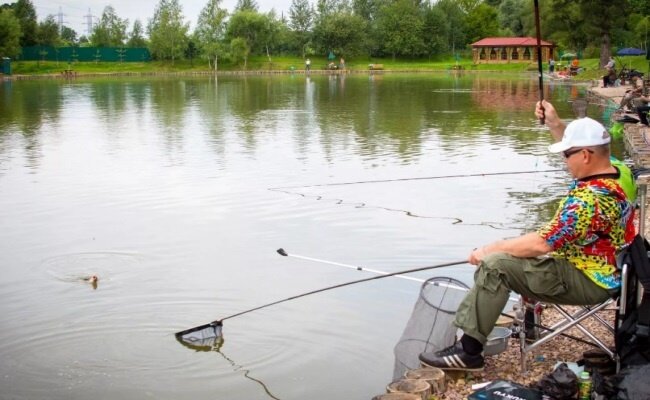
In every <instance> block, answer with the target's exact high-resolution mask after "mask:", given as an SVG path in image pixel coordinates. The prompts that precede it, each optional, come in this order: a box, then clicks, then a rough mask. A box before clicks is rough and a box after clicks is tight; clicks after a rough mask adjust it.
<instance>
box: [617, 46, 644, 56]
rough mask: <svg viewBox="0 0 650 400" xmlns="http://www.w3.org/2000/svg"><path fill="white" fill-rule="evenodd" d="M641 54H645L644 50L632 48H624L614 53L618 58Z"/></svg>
mask: <svg viewBox="0 0 650 400" xmlns="http://www.w3.org/2000/svg"><path fill="white" fill-rule="evenodd" d="M643 54H645V50H641V49H636V48H634V47H626V48H624V49H620V50H619V51H617V52H616V55H619V56H640V55H643Z"/></svg>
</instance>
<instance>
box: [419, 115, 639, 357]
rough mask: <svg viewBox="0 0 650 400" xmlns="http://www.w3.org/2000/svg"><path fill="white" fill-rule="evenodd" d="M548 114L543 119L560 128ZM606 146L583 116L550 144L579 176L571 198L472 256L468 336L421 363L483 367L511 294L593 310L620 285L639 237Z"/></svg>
mask: <svg viewBox="0 0 650 400" xmlns="http://www.w3.org/2000/svg"><path fill="white" fill-rule="evenodd" d="M540 108H541V107H538V110H539V109H540ZM538 110H536V113H537V114H538V117H540V116H541V115H540V113H539V112H538ZM541 114H542V115H543V110H542V111H541ZM549 114H550V113H547V115H546V120H547V121H548V122H551V123H552V124H555V123H556V122H557V121H555V120H554V119H553V115H549ZM556 115H557V114H555V116H556ZM558 120H559V118H558ZM609 142H610V136H609V134H608V133H607V131H606V130H605V127H604V126H603V125H602V124H600V123H599V122H597V121H595V120H593V119H591V118H586V117H585V118H581V119H577V120H575V121H573V122H571V123H570V124H569V125H568V126H567V127H566V129H565V130H564V134H563V136H562V140H561V141H559V142H556V143H555V144H553V145H551V146H549V151H551V152H553V153H563V155H564V157H565V163H566V165H567V169H568V171H569V172H570V173H571V175H572V176H573V177H574V178H575V181H574V182H573V183H572V184H571V186H570V187H569V192H568V193H567V195H566V197H565V198H564V199H563V200H562V201H561V202H560V206H559V208H558V210H557V212H556V214H555V216H554V217H553V218H552V219H551V220H550V221H549V222H547V223H546V224H545V225H544V226H543V227H542V228H540V229H539V230H538V231H536V232H531V233H528V234H525V235H522V236H520V237H517V238H513V239H506V240H500V241H497V242H494V243H490V244H488V245H486V246H483V247H481V248H478V249H475V250H473V251H472V252H471V253H470V255H469V259H468V261H469V263H471V264H473V265H476V266H478V269H477V270H476V272H475V274H474V281H475V284H474V286H473V287H472V289H470V291H469V292H468V294H467V295H466V296H465V298H464V299H463V301H462V303H461V305H460V307H459V308H458V311H457V313H456V318H455V321H454V325H456V326H457V327H458V328H460V329H461V330H462V331H463V335H462V337H461V338H460V340H459V341H458V342H457V343H456V344H454V345H452V346H450V347H448V348H446V349H443V350H440V351H437V352H425V353H422V354H420V357H419V358H420V361H422V363H423V364H425V365H429V366H432V367H437V368H441V369H445V370H481V369H483V367H484V364H485V361H484V358H483V356H482V354H481V353H482V351H483V345H484V344H485V342H486V341H487V336H488V335H489V334H490V332H491V331H492V329H493V328H494V325H495V323H496V320H497V318H498V317H499V315H500V313H501V311H502V310H503V307H504V306H505V305H506V302H507V301H508V297H509V293H510V291H511V290H512V291H515V292H517V293H519V294H520V295H522V296H524V297H526V298H529V299H533V300H537V301H542V302H547V303H558V304H571V305H591V304H598V303H601V302H603V301H605V300H607V299H608V298H609V297H610V296H611V294H612V292H613V291H615V290H616V289H618V288H619V287H620V277H619V276H618V274H617V273H616V266H615V263H616V254H617V253H618V252H619V251H620V250H622V249H623V248H624V247H625V246H627V245H628V244H629V243H630V242H631V241H632V239H633V237H634V233H635V232H634V225H633V214H634V209H633V206H632V204H631V203H630V202H629V201H628V200H627V197H626V195H625V193H624V191H623V189H622V188H621V186H620V185H619V184H618V182H617V179H618V178H619V176H620V174H619V171H618V170H617V169H616V168H614V167H613V166H612V165H611V163H610V152H609ZM549 253H550V256H546V255H548V254H549ZM540 256H545V257H540Z"/></svg>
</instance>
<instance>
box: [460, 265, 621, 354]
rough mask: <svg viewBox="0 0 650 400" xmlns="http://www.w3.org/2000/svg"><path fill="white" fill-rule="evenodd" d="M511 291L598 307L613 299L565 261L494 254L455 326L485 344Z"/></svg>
mask: <svg viewBox="0 0 650 400" xmlns="http://www.w3.org/2000/svg"><path fill="white" fill-rule="evenodd" d="M511 290H512V291H514V292H516V293H518V294H520V295H523V296H524V297H528V298H531V299H534V300H538V301H542V302H545V303H553V304H566V305H593V304H599V303H602V302H603V301H605V300H607V298H609V297H611V296H610V293H609V292H608V291H607V290H606V289H603V288H601V287H600V286H598V285H596V284H595V283H593V282H592V281H591V280H590V279H589V278H587V277H586V276H585V275H584V274H583V273H582V272H581V271H580V270H578V269H577V268H576V267H574V266H573V264H571V263H570V262H568V261H566V260H564V259H559V258H550V257H549V258H517V257H513V256H510V255H508V254H505V253H494V254H490V255H488V256H486V257H485V258H484V259H483V261H481V263H480V265H479V268H478V269H477V270H476V272H475V273H474V287H472V289H470V291H469V293H468V294H467V295H466V296H465V298H464V299H463V301H462V302H461V304H460V307H458V312H457V313H456V319H455V321H454V325H456V326H457V327H459V328H460V329H462V330H463V332H464V333H465V334H467V335H469V336H471V337H473V338H475V339H476V340H478V341H479V342H481V343H483V344H485V342H486V341H487V339H486V338H487V336H488V335H489V334H490V332H491V331H492V328H494V324H495V323H496V321H497V319H498V318H499V315H500V314H501V311H503V308H504V307H505V305H506V303H507V301H508V297H509V296H510V291H511Z"/></svg>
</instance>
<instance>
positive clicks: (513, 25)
mask: <svg viewBox="0 0 650 400" xmlns="http://www.w3.org/2000/svg"><path fill="white" fill-rule="evenodd" d="M529 3H530V1H527V0H503V1H501V4H500V5H499V6H498V13H499V19H498V21H499V24H500V25H501V26H502V27H503V28H505V29H507V30H508V32H507V34H508V35H509V36H525V35H526V34H527V33H528V32H526V30H525V29H526V27H525V26H526V16H527V15H530V14H531V13H530V4H529Z"/></svg>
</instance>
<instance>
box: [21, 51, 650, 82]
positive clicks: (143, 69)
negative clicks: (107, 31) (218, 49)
mask: <svg viewBox="0 0 650 400" xmlns="http://www.w3.org/2000/svg"><path fill="white" fill-rule="evenodd" d="M328 62H329V61H328V60H327V59H326V58H325V57H321V58H319V57H312V58H311V66H312V70H323V69H326V68H327V64H328ZM336 63H337V64H338V60H336ZM598 63H599V60H598V59H584V60H580V65H581V66H582V67H583V68H585V71H584V72H583V73H582V74H580V75H579V76H578V77H576V78H577V79H587V80H589V79H598V78H600V77H601V76H602V75H603V72H604V71H603V70H602V69H599V68H598ZM369 64H382V65H383V68H384V70H386V71H447V70H450V69H452V68H456V67H460V68H462V69H464V70H470V71H503V72H515V73H516V72H526V71H536V70H537V63H534V62H533V63H512V64H479V65H474V64H472V61H471V60H469V59H460V60H459V61H456V60H454V59H452V58H447V59H437V60H426V59H424V60H423V59H418V60H393V59H390V58H387V59H384V58H361V59H349V60H346V68H347V69H350V70H367V69H368V66H369ZM623 64H624V65H625V66H626V67H630V66H631V67H632V68H634V69H637V70H640V71H643V72H646V73H647V71H648V61H647V60H646V59H645V58H644V56H636V57H620V58H618V59H617V68H620V67H621V66H622V65H623ZM304 68H305V64H304V61H303V59H301V58H298V57H273V58H272V59H271V61H269V60H268V59H267V58H266V57H261V56H259V57H251V58H250V59H249V60H248V62H247V65H246V68H244V66H243V65H240V64H231V63H222V64H220V65H219V71H242V70H249V71H264V70H273V71H287V70H292V69H293V70H297V71H300V70H304ZM544 68H545V69H546V68H547V65H544ZM64 70H72V71H75V72H76V73H79V74H83V73H102V72H105V73H120V72H123V73H183V72H188V73H190V72H210V70H209V68H208V64H207V62H206V61H205V60H201V59H199V60H192V61H190V60H180V61H175V62H174V63H173V64H172V63H171V62H170V61H164V62H163V61H152V62H129V63H126V62H125V63H119V62H74V63H68V62H62V61H61V62H55V61H41V62H37V61H14V62H12V72H13V73H14V74H17V75H40V74H59V73H61V72H63V71H64Z"/></svg>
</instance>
